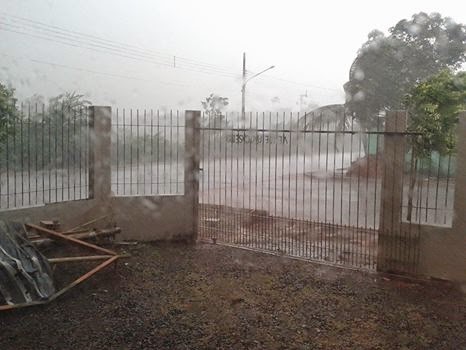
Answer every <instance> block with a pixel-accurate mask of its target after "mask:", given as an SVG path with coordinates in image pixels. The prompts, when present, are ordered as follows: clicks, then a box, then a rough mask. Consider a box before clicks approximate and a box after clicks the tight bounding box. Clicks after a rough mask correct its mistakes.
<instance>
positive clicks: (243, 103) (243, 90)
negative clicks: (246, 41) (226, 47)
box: [241, 52, 246, 120]
mask: <svg viewBox="0 0 466 350" xmlns="http://www.w3.org/2000/svg"><path fill="white" fill-rule="evenodd" d="M241 86H242V87H241V118H242V119H243V120H244V119H245V117H246V52H243V83H242V84H241Z"/></svg>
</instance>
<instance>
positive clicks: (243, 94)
mask: <svg viewBox="0 0 466 350" xmlns="http://www.w3.org/2000/svg"><path fill="white" fill-rule="evenodd" d="M272 68H275V66H270V67H269V68H267V69H264V70H263V71H261V72H259V73H257V74H254V75H253V76H252V77H250V78H248V79H246V80H244V81H243V85H242V86H241V98H242V99H241V118H242V119H243V120H244V119H245V115H246V84H247V83H248V81H250V80H251V79H253V78H255V77H257V76H258V75H261V74H262V73H264V72H267V71H268V70H270V69H272Z"/></svg>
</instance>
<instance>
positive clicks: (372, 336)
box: [0, 243, 466, 350]
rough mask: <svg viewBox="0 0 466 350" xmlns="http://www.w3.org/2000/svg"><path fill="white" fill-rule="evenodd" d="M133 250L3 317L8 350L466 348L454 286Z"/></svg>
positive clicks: (257, 257)
mask: <svg viewBox="0 0 466 350" xmlns="http://www.w3.org/2000/svg"><path fill="white" fill-rule="evenodd" d="M125 248H126V249H128V251H129V252H130V253H131V254H132V257H131V258H130V259H127V260H122V261H120V262H119V264H118V267H117V268H116V269H114V268H112V267H110V268H109V269H108V270H106V271H104V272H101V273H100V274H99V275H97V276H95V277H94V278H93V279H91V280H90V281H88V282H86V283H85V284H83V285H81V286H78V287H77V288H74V289H73V290H72V291H71V292H70V293H67V294H65V295H64V296H62V297H61V298H59V299H58V300H56V301H54V302H53V303H51V304H49V305H46V306H39V307H32V308H25V309H21V310H16V311H10V312H6V313H1V314H0V349H1V350H9V349H11V350H13V349H14V350H17V349H68V348H69V349H466V331H465V329H466V299H465V297H464V295H463V294H461V292H460V291H459V290H457V289H456V288H455V287H454V286H451V285H449V284H446V283H440V282H428V283H427V282H422V283H421V282H409V281H406V280H401V279H392V278H390V279H389V278H386V277H382V276H379V275H376V274H369V273H362V272H356V271H350V270H343V269H337V268H333V267H328V266H324V265H317V264H313V263H309V262H304V261H297V260H292V259H289V258H285V257H279V256H272V255H266V254H261V253H255V252H251V251H247V250H241V249H235V248H229V247H223V246H219V245H208V244H199V245H197V246H189V245H183V244H162V243H160V244H142V243H141V244H138V245H136V246H129V247H125ZM90 266H91V265H83V264H70V265H69V266H67V267H66V270H62V271H59V272H60V276H61V279H63V280H64V279H70V278H71V277H72V276H73V275H75V274H76V273H78V272H80V271H82V270H83V269H84V267H90ZM57 273H58V271H57Z"/></svg>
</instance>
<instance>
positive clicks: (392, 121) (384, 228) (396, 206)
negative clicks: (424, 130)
mask: <svg viewBox="0 0 466 350" xmlns="http://www.w3.org/2000/svg"><path fill="white" fill-rule="evenodd" d="M406 123H407V113H406V112H405V111H390V112H387V115H386V118H385V132H386V134H385V135H384V148H383V150H384V153H383V177H382V191H381V204H380V226H379V239H378V251H377V270H378V271H384V272H389V271H393V270H399V266H396V265H398V264H395V261H394V260H396V259H394V258H395V257H396V255H399V254H396V245H397V243H398V236H399V235H400V229H401V220H402V217H401V215H402V200H403V170H404V161H405V144H406V140H405V135H402V134H389V133H390V132H397V133H403V132H406Z"/></svg>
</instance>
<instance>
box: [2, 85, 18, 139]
mask: <svg viewBox="0 0 466 350" xmlns="http://www.w3.org/2000/svg"><path fill="white" fill-rule="evenodd" d="M14 93H15V90H14V89H12V88H8V87H7V86H5V85H3V84H2V83H0V143H1V142H2V141H4V140H5V138H6V137H7V135H8V134H9V133H11V132H12V125H13V123H14V122H15V120H16V118H17V116H18V109H17V108H16V98H15V96H14Z"/></svg>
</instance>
